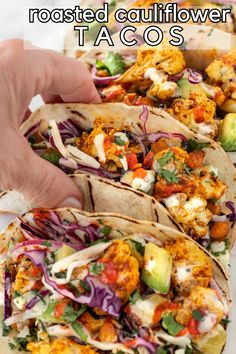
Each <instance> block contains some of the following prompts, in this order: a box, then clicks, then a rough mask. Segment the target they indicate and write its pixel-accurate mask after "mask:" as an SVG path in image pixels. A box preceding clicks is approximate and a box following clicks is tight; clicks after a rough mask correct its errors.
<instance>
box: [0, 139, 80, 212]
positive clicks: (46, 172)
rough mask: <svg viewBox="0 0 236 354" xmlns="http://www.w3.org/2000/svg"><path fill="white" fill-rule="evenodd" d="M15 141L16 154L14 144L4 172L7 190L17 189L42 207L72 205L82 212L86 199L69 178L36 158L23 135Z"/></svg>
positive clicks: (54, 167) (44, 161) (46, 162)
mask: <svg viewBox="0 0 236 354" xmlns="http://www.w3.org/2000/svg"><path fill="white" fill-rule="evenodd" d="M13 141H14V143H12V146H13V147H14V150H15V151H14V153H10V151H11V143H10V149H8V153H9V154H10V158H11V160H10V161H11V162H10V163H8V164H7V165H8V166H6V170H5V172H6V180H7V186H6V183H5V184H4V187H5V190H6V189H9V188H11V189H15V190H17V191H18V192H20V193H22V194H23V195H24V197H25V198H26V199H27V200H30V201H31V202H33V203H34V204H35V205H36V206H39V207H46V208H54V207H57V206H71V207H75V208H78V209H82V206H83V196H82V194H81V192H80V190H79V188H78V187H77V186H76V185H75V183H74V182H73V180H72V179H71V178H70V177H68V176H67V175H66V174H65V173H64V172H62V171H61V170H60V169H59V168H57V167H56V166H54V165H52V164H51V163H50V162H48V161H46V160H43V159H42V158H40V157H39V156H37V155H36V154H35V153H34V152H33V151H32V150H31V148H30V146H29V145H28V143H27V141H26V140H25V139H24V138H23V137H22V136H19V135H16V137H14V140H13ZM16 146H17V149H16V148H15V147H16ZM9 150H10V151H9ZM8 161H9V159H8ZM5 165H6V164H5ZM1 187H2V181H1ZM6 187H7V188H6Z"/></svg>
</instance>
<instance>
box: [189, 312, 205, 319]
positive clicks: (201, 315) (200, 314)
mask: <svg viewBox="0 0 236 354" xmlns="http://www.w3.org/2000/svg"><path fill="white" fill-rule="evenodd" d="M192 316H193V318H194V319H195V320H197V321H201V320H202V318H203V317H204V315H203V314H202V313H201V311H199V310H194V311H193V312H192Z"/></svg>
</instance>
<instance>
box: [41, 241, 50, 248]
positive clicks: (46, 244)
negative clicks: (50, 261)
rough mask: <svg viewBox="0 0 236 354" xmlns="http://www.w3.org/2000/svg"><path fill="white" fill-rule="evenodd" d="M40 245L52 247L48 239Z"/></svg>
mask: <svg viewBox="0 0 236 354" xmlns="http://www.w3.org/2000/svg"><path fill="white" fill-rule="evenodd" d="M42 245H43V246H46V247H52V243H51V242H50V241H45V242H43V243H42Z"/></svg>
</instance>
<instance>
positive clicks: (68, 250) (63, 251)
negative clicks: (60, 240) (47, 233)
mask: <svg viewBox="0 0 236 354" xmlns="http://www.w3.org/2000/svg"><path fill="white" fill-rule="evenodd" d="M75 252H76V251H75V250H74V248H72V247H70V246H67V245H63V246H62V247H61V248H59V249H58V250H57V251H56V253H55V260H56V262H58V261H61V260H62V259H64V258H66V257H68V256H70V255H71V254H73V253H75Z"/></svg>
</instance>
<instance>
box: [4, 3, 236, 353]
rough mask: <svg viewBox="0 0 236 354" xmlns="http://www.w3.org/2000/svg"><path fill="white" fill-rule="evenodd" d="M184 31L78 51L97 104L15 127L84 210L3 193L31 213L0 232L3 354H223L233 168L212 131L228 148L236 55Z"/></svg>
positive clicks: (65, 108) (55, 111) (235, 199)
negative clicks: (173, 39) (179, 43)
mask: <svg viewBox="0 0 236 354" xmlns="http://www.w3.org/2000/svg"><path fill="white" fill-rule="evenodd" d="M138 5H140V6H142V4H140V2H139V4H138ZM190 28H191V30H190ZM144 30H145V27H144V26H140V28H139V30H138V37H137V38H138V39H139V40H140V38H141V37H142V33H143V31H144ZM184 31H185V35H186V38H187V42H186V43H185V48H176V47H171V46H170V45H169V43H168V41H167V40H165V41H164V42H163V43H162V44H161V45H160V46H158V47H155V48H150V47H147V46H146V45H143V44H140V45H139V46H138V48H137V50H136V51H135V52H132V53H130V52H127V51H124V48H123V50H121V51H118V52H116V53H114V52H107V53H106V54H105V49H104V48H103V50H100V49H99V50H96V51H91V52H89V53H86V54H85V55H84V57H83V61H84V62H86V63H87V65H88V67H89V68H90V70H91V71H92V74H93V77H94V81H95V83H96V85H97V87H98V90H99V91H100V93H101V97H102V99H103V101H104V102H103V103H102V104H99V105H94V104H76V103H73V104H54V105H45V106H43V107H41V108H40V109H38V110H37V111H35V112H34V113H33V114H32V115H31V117H30V118H29V119H28V120H27V121H25V122H24V124H23V125H22V127H21V133H22V134H23V135H24V136H25V138H26V139H27V140H28V142H29V144H30V145H31V147H32V149H33V150H34V152H35V153H36V154H38V155H39V156H40V157H42V158H43V159H46V160H48V161H49V162H51V163H53V164H54V165H56V166H57V167H58V168H60V169H62V170H63V171H64V172H65V173H66V174H69V175H70V176H71V178H73V180H74V181H75V183H76V184H77V185H78V187H79V188H80V189H81V190H82V192H83V194H84V197H85V198H84V199H85V205H84V209H85V211H78V210H75V209H69V208H65V209H56V210H46V209H32V211H29V209H30V208H32V207H33V206H32V205H31V203H30V202H26V201H25V200H24V199H23V198H22V196H20V195H19V194H15V192H13V191H11V192H9V193H8V192H5V193H3V194H2V195H1V197H0V212H1V211H2V212H4V211H8V212H15V213H17V214H20V213H23V212H25V211H27V212H26V213H25V214H23V215H22V216H20V217H18V218H17V219H16V220H15V221H14V222H13V223H12V224H11V225H10V226H9V227H8V228H7V229H6V230H5V231H4V232H3V233H2V234H1V238H0V257H1V262H0V270H1V274H2V277H1V278H2V279H1V284H2V295H3V310H4V311H3V336H2V338H1V343H2V350H3V352H4V354H5V353H10V350H9V349H8V346H10V348H11V350H12V353H18V352H19V351H23V352H27V351H28V352H30V353H32V354H59V353H66V354H74V353H76V354H85V353H88V354H94V353H100V354H104V353H118V354H124V353H130V354H149V353H151V354H198V353H202V354H213V353H214V354H221V353H222V351H223V348H224V345H225V343H226V328H227V324H228V322H229V310H230V305H231V297H230V290H229V287H228V264H229V254H230V250H231V249H232V247H233V245H234V241H235V235H236V226H235V222H236V209H235V203H236V192H235V191H236V170H235V168H234V165H233V163H232V161H231V160H230V158H229V157H228V156H227V154H226V152H225V151H224V149H223V148H222V146H220V145H219V144H218V143H217V142H216V141H214V140H213V139H215V140H220V141H221V143H222V145H223V147H224V148H225V150H234V144H235V141H234V136H235V131H236V129H235V128H234V124H233V122H234V121H235V119H236V117H235V99H236V96H235V94H236V89H235V80H236V77H235V64H236V54H235V50H234V49H233V46H234V38H233V37H232V36H231V35H230V34H227V33H225V32H222V31H219V30H217V29H212V28H209V27H199V26H190V27H189V26H185V27H184ZM194 33H195V35H194ZM117 36H118V35H114V40H115V38H117ZM222 41H223V42H224V46H222ZM184 49H188V50H187V51H186V50H184ZM226 49H227V50H229V52H227V53H225V50H226ZM216 112H217V118H223V119H222V121H221V122H220V123H219V122H218V121H217V120H216V119H215V118H216ZM232 126H233V127H232ZM229 127H230V128H229ZM229 129H230V134H229V136H228V135H227V134H226V133H228V131H229ZM225 132H226V133H225Z"/></svg>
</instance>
